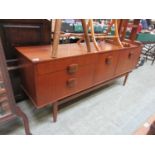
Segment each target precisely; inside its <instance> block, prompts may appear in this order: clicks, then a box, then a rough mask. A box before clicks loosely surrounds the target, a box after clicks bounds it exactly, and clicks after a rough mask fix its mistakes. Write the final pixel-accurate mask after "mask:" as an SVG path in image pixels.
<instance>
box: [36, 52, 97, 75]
mask: <svg viewBox="0 0 155 155" xmlns="http://www.w3.org/2000/svg"><path fill="white" fill-rule="evenodd" d="M96 59H97V54H87V55H82V56H76V57H70V58H62V59H55V60H51V61H48V62H41V63H39V64H37V65H36V71H37V74H38V75H43V74H47V73H52V72H57V71H61V70H66V71H67V70H68V69H69V68H70V71H71V66H72V67H73V66H74V67H75V66H77V68H78V67H80V66H83V65H88V64H94V63H95V62H96ZM77 68H76V69H77Z"/></svg>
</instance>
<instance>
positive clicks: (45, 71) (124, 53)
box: [16, 41, 142, 121]
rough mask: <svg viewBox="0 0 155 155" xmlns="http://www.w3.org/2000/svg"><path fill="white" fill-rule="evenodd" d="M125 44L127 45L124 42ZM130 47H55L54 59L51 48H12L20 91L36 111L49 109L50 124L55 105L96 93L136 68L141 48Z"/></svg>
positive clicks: (56, 107)
mask: <svg viewBox="0 0 155 155" xmlns="http://www.w3.org/2000/svg"><path fill="white" fill-rule="evenodd" d="M127 42H128V41H127ZM128 43H129V44H130V47H123V48H121V47H119V46H116V45H114V44H110V43H107V42H104V41H103V42H100V44H99V46H100V48H101V49H102V50H101V51H96V49H95V48H94V46H93V45H92V43H91V49H92V52H89V53H88V52H87V50H86V45H85V44H84V43H82V44H80V45H79V44H77V43H75V44H63V45H59V48H58V55H57V58H51V57H50V51H51V48H52V46H51V45H39V46H24V47H16V50H17V53H18V55H19V61H20V65H21V66H22V67H21V78H22V87H23V89H24V91H25V92H26V94H27V95H28V96H29V98H30V99H31V101H32V102H33V103H34V105H35V106H36V107H37V108H41V107H44V106H46V105H48V104H52V105H53V116H54V121H56V118H57V111H58V104H59V103H60V102H61V101H63V100H68V99H70V98H74V97H77V96H80V95H81V94H84V93H86V92H89V91H91V90H93V89H96V88H98V87H100V86H102V85H104V84H105V83H107V82H109V81H111V80H114V79H116V78H118V77H122V76H125V80H124V84H125V82H126V80H127V77H128V74H129V73H130V72H131V71H132V70H133V69H134V68H135V67H136V64H137V62H138V60H139V57H140V53H141V48H142V46H141V44H140V43H138V42H132V43H131V42H128Z"/></svg>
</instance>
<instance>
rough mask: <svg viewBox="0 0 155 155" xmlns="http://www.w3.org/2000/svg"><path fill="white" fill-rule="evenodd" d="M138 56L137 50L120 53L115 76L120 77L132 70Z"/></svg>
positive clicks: (138, 51)
mask: <svg viewBox="0 0 155 155" xmlns="http://www.w3.org/2000/svg"><path fill="white" fill-rule="evenodd" d="M139 56H140V49H139V48H135V49H130V50H123V51H120V52H119V61H118V65H117V69H116V72H115V74H116V75H120V74H123V73H126V72H129V71H131V70H132V69H134V68H135V67H136V64H137V62H138V60H139Z"/></svg>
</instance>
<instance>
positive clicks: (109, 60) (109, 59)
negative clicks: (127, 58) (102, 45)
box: [105, 56, 112, 65]
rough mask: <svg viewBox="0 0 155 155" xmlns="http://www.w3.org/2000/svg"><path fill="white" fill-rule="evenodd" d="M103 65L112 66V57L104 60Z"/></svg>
mask: <svg viewBox="0 0 155 155" xmlns="http://www.w3.org/2000/svg"><path fill="white" fill-rule="evenodd" d="M105 63H106V64H107V65H110V64H112V57H111V56H110V57H108V58H106V59H105Z"/></svg>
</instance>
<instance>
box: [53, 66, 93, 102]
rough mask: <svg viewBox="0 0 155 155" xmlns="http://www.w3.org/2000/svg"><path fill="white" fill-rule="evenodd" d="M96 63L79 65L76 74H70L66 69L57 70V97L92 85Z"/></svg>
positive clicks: (68, 94) (71, 93)
mask: <svg viewBox="0 0 155 155" xmlns="http://www.w3.org/2000/svg"><path fill="white" fill-rule="evenodd" d="M94 66H95V65H94V64H91V65H85V66H81V67H79V70H78V72H77V73H75V74H72V75H70V74H68V73H66V71H60V72H56V73H54V74H55V77H56V81H55V83H56V90H55V91H56V96H57V99H62V98H64V97H67V96H70V95H73V94H75V93H76V92H79V91H81V90H84V89H86V88H88V87H91V86H92V84H93V73H94Z"/></svg>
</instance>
